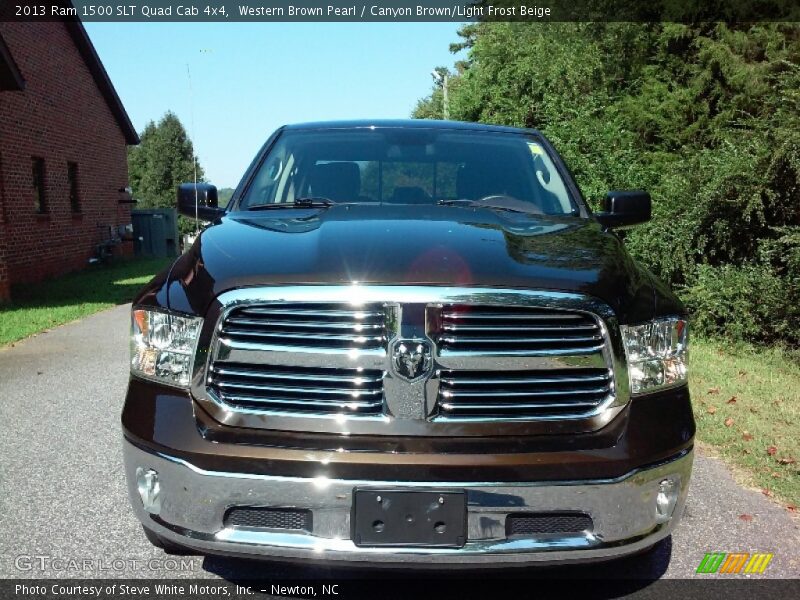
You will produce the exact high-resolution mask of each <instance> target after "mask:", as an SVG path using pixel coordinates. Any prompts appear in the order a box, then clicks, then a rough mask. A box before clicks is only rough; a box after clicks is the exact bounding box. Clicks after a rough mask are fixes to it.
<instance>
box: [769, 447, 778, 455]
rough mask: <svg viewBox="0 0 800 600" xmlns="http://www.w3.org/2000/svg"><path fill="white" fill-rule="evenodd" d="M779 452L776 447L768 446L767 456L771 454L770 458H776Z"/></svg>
mask: <svg viewBox="0 0 800 600" xmlns="http://www.w3.org/2000/svg"><path fill="white" fill-rule="evenodd" d="M777 452H778V449H777V448H776V447H775V446H768V447H767V454H769V455H770V456H775V454H776V453H777Z"/></svg>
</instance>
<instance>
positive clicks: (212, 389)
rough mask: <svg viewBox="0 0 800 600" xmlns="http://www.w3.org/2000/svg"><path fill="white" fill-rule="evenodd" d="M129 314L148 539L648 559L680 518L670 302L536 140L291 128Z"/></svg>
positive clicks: (397, 126) (135, 464) (217, 548)
mask: <svg viewBox="0 0 800 600" xmlns="http://www.w3.org/2000/svg"><path fill="white" fill-rule="evenodd" d="M178 205H179V209H180V210H181V212H183V213H184V214H187V215H191V216H192V217H198V218H199V219H201V220H204V221H208V222H210V224H209V225H208V226H207V227H206V228H205V229H204V230H203V232H202V234H201V235H200V236H199V237H198V239H197V240H196V242H195V243H194V245H193V246H192V247H191V248H190V249H189V250H188V251H187V252H186V253H185V254H184V255H183V256H181V257H180V258H179V259H178V260H177V261H176V262H175V263H174V264H173V265H172V266H171V267H170V268H169V269H168V270H167V271H165V272H163V273H161V274H160V275H159V276H157V277H156V278H155V279H154V280H153V281H152V282H150V284H148V285H147V286H146V287H145V288H144V289H143V290H142V292H141V293H140V294H139V296H138V297H137V299H136V300H135V302H134V305H133V313H132V333H131V349H132V358H131V378H130V384H129V387H128V394H127V399H126V403H125V407H124V410H123V414H122V425H123V431H124V445H125V471H126V475H127V479H128V486H129V491H130V496H131V501H132V503H133V508H134V510H135V512H136V515H137V517H138V518H139V519H140V521H141V522H142V524H143V526H144V530H145V533H146V534H147V537H148V538H149V539H150V540H151V541H152V542H153V543H154V544H156V545H158V546H161V547H162V548H165V549H168V550H172V551H181V550H182V549H184V550H192V551H200V552H203V553H211V554H230V555H240V556H262V557H272V558H283V559H312V560H319V561H329V562H348V563H361V564H367V563H369V564H386V563H393V564H409V565H437V566H438V565H443V564H452V565H465V564H470V565H487V566H495V565H504V564H519V563H538V562H551V563H552V562H570V561H585V560H595V559H607V558H614V557H618V556H622V555H626V554H631V553H637V552H641V551H643V550H646V549H647V548H649V547H651V546H653V545H654V544H655V543H656V542H658V541H659V540H661V539H663V538H665V537H666V536H668V535H669V534H670V532H671V531H672V530H673V528H674V527H675V526H676V524H677V522H678V519H679V518H680V515H681V513H682V511H683V507H684V503H685V500H686V495H687V491H688V485H689V477H690V474H691V468H692V444H693V437H694V421H693V418H692V411H691V407H690V401H689V392H688V389H687V385H686V381H687V372H686V351H687V322H686V315H685V310H684V308H683V306H682V305H681V304H680V302H679V301H678V300H677V299H676V297H675V296H674V295H673V294H672V293H671V292H670V291H669V290H668V289H667V288H666V287H665V286H664V285H663V284H662V283H660V282H659V281H658V280H656V279H655V278H654V277H653V276H652V275H651V274H650V273H649V272H648V271H646V270H645V269H643V268H642V267H640V266H639V265H637V264H636V263H635V262H634V261H633V260H632V259H631V257H630V256H629V255H628V253H627V252H626V250H625V248H624V246H623V244H622V242H621V240H620V236H619V234H618V233H617V232H616V230H617V229H619V228H623V227H627V226H631V225H634V224H636V223H639V222H642V221H645V220H647V219H648V218H649V217H650V197H649V195H648V194H647V193H645V192H641V191H629V192H610V193H609V194H608V196H607V197H606V199H605V210H604V212H600V213H592V212H591V211H590V210H589V208H588V206H587V204H586V202H585V201H584V199H583V197H582V195H581V193H580V191H579V190H578V188H577V186H576V184H575V182H574V181H573V179H572V177H571V175H570V173H569V171H568V169H567V167H566V166H565V165H564V163H563V161H562V160H561V158H560V157H559V155H558V154H557V153H556V151H555V150H554V149H553V147H552V146H551V145H550V143H549V142H548V141H547V140H546V139H545V138H544V137H543V136H542V135H541V134H540V133H538V132H536V131H532V130H520V129H512V128H506V127H495V126H486V125H476V124H466V123H453V122H436V121H370V122H344V123H312V124H307V125H296V126H287V127H283V128H281V129H280V130H278V131H277V132H276V133H275V134H274V135H273V136H272V137H270V139H269V140H268V141H267V142H266V144H265V145H264V147H263V149H262V150H261V151H260V152H259V154H258V156H257V157H256V158H255V160H254V161H253V163H252V165H251V166H250V167H249V168H248V170H247V172H246V173H245V175H244V177H243V178H242V181H241V183H240V184H239V186H238V187H237V189H236V191H235V193H234V195H233V197H232V199H231V201H230V203H229V204H228V206H227V207H225V208H221V207H218V206H217V197H216V189H215V188H214V187H213V186H211V185H208V184H187V185H184V186H181V188H180V189H179V191H178Z"/></svg>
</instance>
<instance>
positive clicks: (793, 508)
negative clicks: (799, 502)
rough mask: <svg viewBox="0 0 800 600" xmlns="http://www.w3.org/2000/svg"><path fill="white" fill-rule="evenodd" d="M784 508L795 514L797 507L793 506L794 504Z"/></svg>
mask: <svg viewBox="0 0 800 600" xmlns="http://www.w3.org/2000/svg"><path fill="white" fill-rule="evenodd" d="M786 508H787V509H789V510H790V511H792V512H797V506H795V505H794V504H787V505H786Z"/></svg>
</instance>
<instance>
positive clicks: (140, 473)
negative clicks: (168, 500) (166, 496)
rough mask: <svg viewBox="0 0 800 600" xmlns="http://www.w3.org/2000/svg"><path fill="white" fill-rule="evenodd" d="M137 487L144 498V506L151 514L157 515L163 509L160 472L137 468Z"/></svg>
mask: <svg viewBox="0 0 800 600" xmlns="http://www.w3.org/2000/svg"><path fill="white" fill-rule="evenodd" d="M136 488H137V489H138V490H139V497H140V498H141V499H142V506H144V509H145V510H146V511H147V512H149V513H150V514H153V515H157V514H158V513H159V512H160V511H161V484H160V483H159V482H158V472H157V471H154V470H153V469H144V468H142V467H139V468H138V469H136Z"/></svg>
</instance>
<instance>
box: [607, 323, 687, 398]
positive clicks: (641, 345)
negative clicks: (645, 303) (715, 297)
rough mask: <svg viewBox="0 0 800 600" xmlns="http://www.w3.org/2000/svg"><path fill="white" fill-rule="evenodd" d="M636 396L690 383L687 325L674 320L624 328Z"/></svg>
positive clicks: (624, 339)
mask: <svg viewBox="0 0 800 600" xmlns="http://www.w3.org/2000/svg"><path fill="white" fill-rule="evenodd" d="M620 329H621V331H622V340H623V342H624V344H625V354H626V355H627V357H628V376H629V378H630V383H631V393H632V394H642V393H645V392H652V391H655V390H658V389H661V388H665V387H669V386H672V385H676V384H679V383H684V382H685V381H686V343H687V333H688V332H687V323H686V321H685V320H684V319H679V318H678V317H670V318H666V319H659V320H656V321H651V322H650V323H644V324H643V325H622V326H621V327H620Z"/></svg>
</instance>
